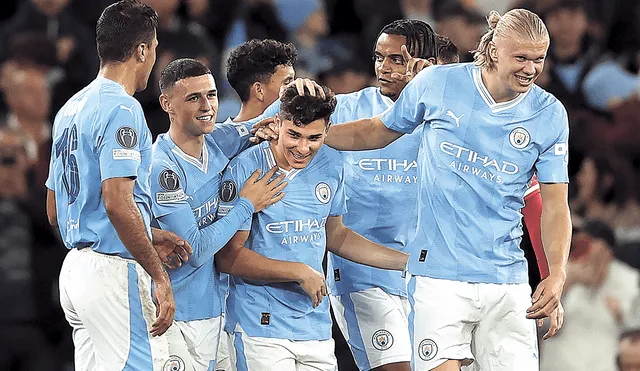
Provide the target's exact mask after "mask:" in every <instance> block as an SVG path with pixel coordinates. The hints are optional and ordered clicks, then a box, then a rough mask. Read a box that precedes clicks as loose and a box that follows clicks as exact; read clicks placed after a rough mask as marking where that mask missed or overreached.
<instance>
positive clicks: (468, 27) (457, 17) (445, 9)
mask: <svg viewBox="0 0 640 371" xmlns="http://www.w3.org/2000/svg"><path fill="white" fill-rule="evenodd" d="M436 31H437V32H438V33H439V34H441V35H445V36H447V37H448V38H449V39H451V41H452V42H453V43H454V44H455V45H457V46H458V48H459V50H460V53H459V54H460V62H471V61H473V54H472V53H471V51H473V50H475V49H476V46H477V43H478V40H480V37H481V36H482V34H483V33H484V31H485V21H484V17H483V16H482V15H480V14H478V13H477V12H476V11H474V10H473V9H471V10H469V9H468V8H465V7H464V6H463V5H462V4H460V3H459V2H447V3H445V5H443V6H441V7H440V8H439V10H438V22H437V24H436Z"/></svg>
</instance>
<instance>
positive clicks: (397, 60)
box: [391, 57, 404, 66]
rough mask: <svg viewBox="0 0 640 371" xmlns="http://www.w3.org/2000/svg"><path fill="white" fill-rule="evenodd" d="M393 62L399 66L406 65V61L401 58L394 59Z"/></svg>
mask: <svg viewBox="0 0 640 371" xmlns="http://www.w3.org/2000/svg"><path fill="white" fill-rule="evenodd" d="M391 61H392V62H393V64H397V65H398V66H402V65H403V64H404V59H402V58H399V57H394V58H393V59H391Z"/></svg>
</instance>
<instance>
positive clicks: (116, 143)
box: [95, 104, 149, 181]
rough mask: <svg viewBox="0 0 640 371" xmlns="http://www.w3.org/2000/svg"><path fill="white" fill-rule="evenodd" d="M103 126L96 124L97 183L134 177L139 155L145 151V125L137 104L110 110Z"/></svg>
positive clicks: (136, 172) (146, 128)
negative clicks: (98, 176)
mask: <svg viewBox="0 0 640 371" xmlns="http://www.w3.org/2000/svg"><path fill="white" fill-rule="evenodd" d="M107 117H108V118H107V121H106V122H104V123H101V122H97V123H96V125H100V126H99V127H98V133H97V135H96V136H95V137H96V138H99V142H98V143H97V154H98V158H99V162H100V175H101V178H102V179H101V180H102V181H104V180H106V179H110V178H131V177H137V175H138V167H139V166H140V163H141V152H142V151H143V150H145V149H146V148H141V146H142V145H146V143H147V141H146V140H144V138H146V136H147V133H146V132H147V131H149V128H148V127H147V123H146V121H145V119H144V114H143V113H142V108H140V105H138V104H133V105H131V106H128V107H127V106H125V105H123V104H121V105H119V106H118V107H116V108H114V109H113V110H112V112H111V113H110V114H109V115H108V116H107Z"/></svg>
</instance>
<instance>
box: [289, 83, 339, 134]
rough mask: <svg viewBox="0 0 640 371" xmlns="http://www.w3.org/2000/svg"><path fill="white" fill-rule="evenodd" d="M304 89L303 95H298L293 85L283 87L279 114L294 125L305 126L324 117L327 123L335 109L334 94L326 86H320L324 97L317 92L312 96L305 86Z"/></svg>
mask: <svg viewBox="0 0 640 371" xmlns="http://www.w3.org/2000/svg"><path fill="white" fill-rule="evenodd" d="M304 89H305V95H299V94H298V89H296V87H295V85H292V86H289V87H288V88H286V89H285V91H284V94H282V97H280V102H281V104H280V115H281V116H282V117H283V118H284V119H285V120H291V121H292V122H293V124H294V125H296V126H305V125H308V124H310V123H312V122H313V121H316V120H319V119H324V120H325V124H326V125H328V124H329V116H331V114H332V113H333V111H334V110H335V109H336V104H337V100H336V97H335V94H333V92H332V91H331V89H329V88H328V87H326V86H322V90H323V91H324V96H325V97H324V98H322V97H321V96H320V95H319V94H316V96H315V97H313V96H311V95H310V94H309V90H308V89H307V87H306V86H305V88H304Z"/></svg>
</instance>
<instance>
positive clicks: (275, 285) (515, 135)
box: [46, 0, 571, 371]
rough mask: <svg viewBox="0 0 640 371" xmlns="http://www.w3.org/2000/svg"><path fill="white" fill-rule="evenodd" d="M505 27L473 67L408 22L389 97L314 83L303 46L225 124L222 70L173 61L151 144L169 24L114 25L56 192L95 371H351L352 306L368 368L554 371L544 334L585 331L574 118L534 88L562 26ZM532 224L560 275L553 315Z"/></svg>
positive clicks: (254, 64) (56, 149)
mask: <svg viewBox="0 0 640 371" xmlns="http://www.w3.org/2000/svg"><path fill="white" fill-rule="evenodd" d="M488 23H489V31H487V33H486V34H485V35H484V36H483V37H482V39H481V40H480V42H479V45H478V49H477V50H476V52H475V55H474V59H475V60H474V63H455V62H457V58H456V57H457V56H456V55H455V54H456V53H455V51H453V53H452V50H453V49H451V43H450V42H449V41H448V40H447V39H446V38H445V37H443V36H440V35H436V34H435V33H434V32H433V30H432V29H431V27H430V26H429V25H427V24H426V23H424V22H421V21H415V20H398V21H395V22H393V23H391V24H389V25H387V26H385V27H384V28H383V29H382V31H381V32H380V34H379V36H378V39H377V40H376V44H375V47H374V67H375V73H376V77H377V81H378V86H376V87H369V88H365V89H363V90H360V91H357V92H354V93H350V94H339V95H334V94H333V93H332V92H331V91H330V90H329V89H328V88H326V87H323V86H320V85H318V84H316V83H315V82H313V81H311V80H308V79H297V80H294V77H295V71H294V65H295V62H296V51H295V48H294V47H293V45H291V44H283V43H280V42H277V41H274V40H251V41H248V42H246V43H244V44H242V45H241V46H239V47H238V48H237V49H235V50H234V51H233V52H232V53H231V55H230V57H229V60H228V63H227V64H228V66H227V75H228V76H227V77H228V79H229V82H230V84H231V85H232V87H233V88H234V89H235V90H236V92H237V93H238V95H239V97H240V98H241V100H242V109H241V111H240V112H239V114H238V115H237V116H236V117H235V118H229V119H228V120H227V121H225V122H224V123H219V124H215V121H216V118H217V117H216V114H217V109H218V96H217V88H216V83H215V79H214V77H213V75H212V73H211V71H210V70H209V69H208V68H207V67H206V66H205V65H203V64H202V63H200V62H198V61H196V60H193V59H178V60H175V61H173V62H171V63H169V65H168V66H167V67H166V68H165V69H164V70H163V71H162V74H161V76H160V81H159V82H158V83H159V85H160V90H161V95H160V97H159V100H160V103H161V106H162V108H163V110H164V111H166V112H167V114H168V116H169V118H170V122H171V123H170V128H169V131H168V132H167V133H165V134H161V135H159V136H158V138H157V139H156V141H155V143H153V144H152V136H151V133H150V131H149V128H148V127H147V123H146V121H145V117H144V113H143V110H142V107H141V106H140V104H139V103H138V102H137V101H136V99H135V98H133V94H134V93H135V92H137V91H140V90H143V89H145V87H146V85H147V82H148V79H149V76H150V74H151V70H152V68H153V65H154V63H155V59H156V54H155V49H156V46H157V44H158V40H157V39H156V27H157V15H156V13H155V11H154V10H153V9H152V8H151V7H149V6H148V5H144V4H141V3H139V2H138V1H137V0H122V1H119V2H117V3H115V4H113V5H111V6H109V7H107V8H106V9H105V10H104V11H103V13H102V15H101V17H100V19H99V20H98V24H97V28H96V31H97V36H96V41H97V46H98V55H99V57H100V62H101V67H100V71H99V73H98V77H97V78H96V79H95V80H94V81H93V82H92V83H90V84H89V85H88V86H87V87H85V88H84V89H83V90H81V91H80V92H78V93H77V94H76V95H74V96H73V97H72V98H71V99H70V100H69V101H68V102H67V103H66V104H65V105H64V106H63V107H62V108H61V110H60V111H59V112H58V114H57V115H56V119H55V122H54V129H53V140H54V146H53V150H52V154H51V163H50V171H49V178H48V179H47V184H46V185H47V188H48V197H47V214H48V216H49V220H50V222H51V224H52V225H57V226H58V227H59V229H60V233H61V237H62V239H63V241H64V243H65V245H66V246H67V247H68V248H69V249H70V251H69V253H68V255H67V257H66V258H65V261H64V264H63V267H62V269H61V273H60V299H61V304H62V307H63V309H64V312H65V316H66V319H67V321H68V322H69V324H70V325H71V326H72V328H73V340H74V345H75V367H76V370H176V371H179V370H240V371H241V370H285V371H288V370H291V371H294V370H298V371H301V370H327V371H329V370H336V369H337V361H336V358H335V355H334V343H333V340H332V338H331V326H332V320H331V317H330V312H329V307H330V306H331V307H332V309H333V312H334V314H335V318H336V321H337V323H338V326H339V328H340V330H341V331H342V333H343V335H344V337H345V339H346V340H347V343H348V345H349V347H350V349H351V351H352V354H353V357H354V360H355V361H356V364H357V366H358V368H359V369H361V370H388V371H393V370H397V371H405V370H421V371H422V370H444V371H447V370H460V369H461V368H468V369H470V370H471V369H474V370H505V371H506V370H538V350H537V335H536V334H537V331H536V321H535V319H538V321H540V320H541V319H542V318H546V317H549V318H550V321H551V327H550V330H549V332H548V333H547V334H546V337H548V336H553V335H554V334H555V333H556V332H557V331H558V330H559V328H560V327H561V326H562V321H563V311H562V307H561V305H560V301H559V299H560V296H561V294H562V287H563V285H564V280H565V277H566V260H567V255H568V248H569V241H570V237H571V222H570V216H569V209H568V205H567V182H568V174H567V146H568V143H567V140H568V123H567V115H566V112H565V110H564V107H563V106H562V104H561V103H560V102H559V101H558V100H557V99H555V98H554V97H553V96H552V95H550V94H549V93H547V92H545V91H544V90H542V89H541V88H539V87H538V86H536V85H534V81H535V79H536V78H537V77H538V75H539V74H540V73H541V72H542V69H543V66H544V58H545V55H546V52H547V48H548V45H549V36H548V33H547V30H546V27H545V26H544V24H543V22H542V21H541V20H540V18H539V17H538V16H537V15H536V14H534V13H531V12H529V11H526V10H522V9H516V10H512V11H510V12H508V13H506V14H505V15H503V16H500V15H499V14H498V13H496V12H492V13H491V14H490V15H489V17H488ZM160 42H162V40H160ZM445 64H446V65H445ZM214 126H215V129H214ZM534 174H535V176H534ZM535 177H537V181H535ZM538 182H539V184H538ZM532 199H533V200H535V201H534V202H531V205H529V200H532ZM541 199H542V200H544V202H543V203H540V200H541ZM525 200H527V204H528V205H527V206H526V208H527V209H529V210H531V209H532V208H533V210H534V211H529V212H526V209H525V211H523V207H525ZM523 212H524V214H525V216H526V218H525V220H526V222H527V223H528V225H529V223H531V224H532V228H529V229H530V230H532V231H534V232H533V233H532V239H533V240H534V241H539V240H541V241H542V244H543V245H544V247H545V251H546V257H545V256H544V254H541V255H542V256H539V257H538V258H539V260H540V261H541V262H542V263H543V264H542V265H543V266H545V267H548V274H545V276H546V278H544V279H543V280H542V282H541V283H540V285H539V286H538V287H537V289H536V291H535V292H534V293H533V294H532V293H531V289H530V288H529V285H528V283H527V282H528V276H527V264H526V260H525V258H524V254H523V252H522V250H520V247H519V244H520V237H521V235H522V225H521V220H522V214H523ZM538 245H539V244H538ZM327 250H328V253H327V254H326V259H327V268H326V274H325V272H324V269H323V259H324V258H325V252H326V251H327ZM537 252H541V250H540V249H538V251H537ZM547 261H548V265H547V264H546V262H547ZM326 296H328V297H329V300H324V299H325V297H326Z"/></svg>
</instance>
